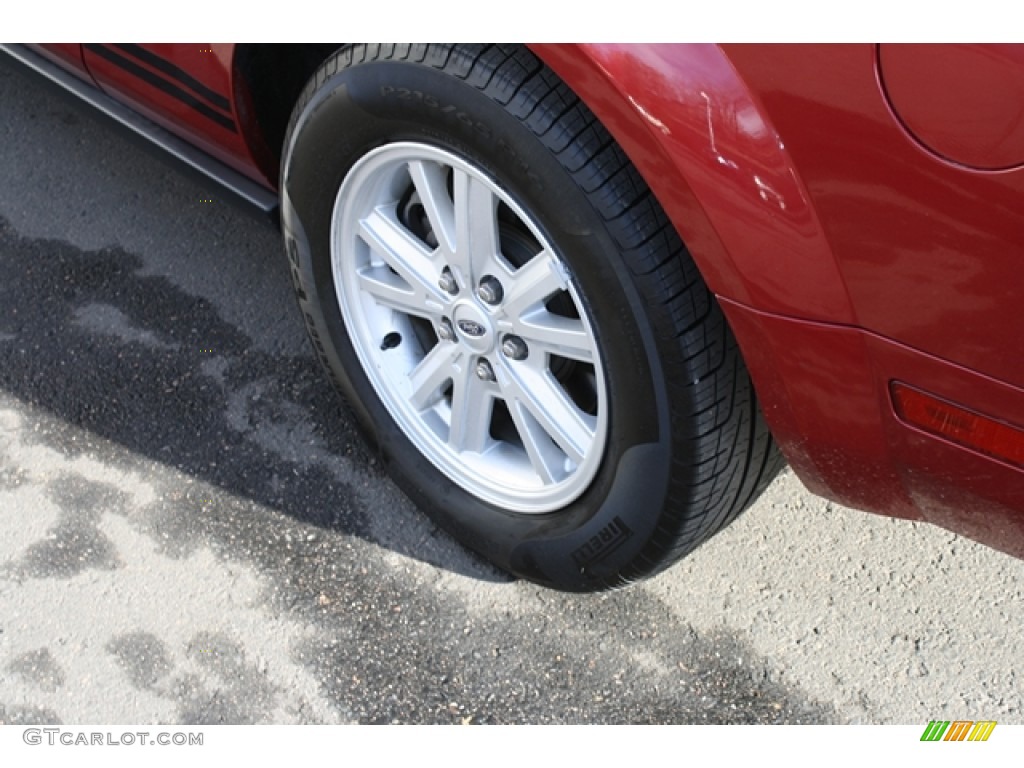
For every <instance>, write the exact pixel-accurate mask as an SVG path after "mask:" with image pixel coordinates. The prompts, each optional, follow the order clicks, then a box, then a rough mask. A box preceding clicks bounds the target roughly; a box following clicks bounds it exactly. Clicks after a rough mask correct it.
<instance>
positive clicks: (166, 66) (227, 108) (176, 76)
mask: <svg viewBox="0 0 1024 768" xmlns="http://www.w3.org/2000/svg"><path fill="white" fill-rule="evenodd" d="M114 47H115V48H120V49H121V50H122V51H124V52H125V53H127V54H128V55H129V56H134V57H135V58H136V59H138V60H139V61H143V62H145V63H146V64H149V66H151V67H152V68H153V69H158V70H160V71H161V72H163V73H164V74H165V75H167V76H168V77H170V78H171V79H173V80H177V81H178V82H179V83H181V84H182V85H184V86H185V87H186V88H188V89H189V90H190V91H192V92H193V93H195V94H197V95H198V96H201V97H202V98H204V99H206V100H207V101H208V102H210V103H211V104H213V105H214V106H215V107H217V108H219V109H221V110H223V111H224V112H227V113H229V114H230V113H231V104H230V103H228V100H227V99H225V98H224V97H223V96H221V95H220V94H219V93H217V92H216V91H213V90H210V89H209V88H207V87H206V86H205V85H203V84H202V83H200V82H199V81H198V80H196V79H195V78H194V77H192V75H190V74H189V73H188V72H186V71H185V70H183V69H181V68H180V67H176V66H174V65H173V64H171V62H169V61H167V59H163V58H161V57H159V56H157V55H156V54H155V53H153V52H152V51H147V50H146V49H145V48H143V47H142V46H141V45H115V46H114Z"/></svg>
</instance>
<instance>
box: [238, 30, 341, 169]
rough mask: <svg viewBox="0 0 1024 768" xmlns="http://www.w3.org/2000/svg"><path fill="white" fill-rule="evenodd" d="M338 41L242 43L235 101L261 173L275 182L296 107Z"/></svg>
mask: <svg viewBox="0 0 1024 768" xmlns="http://www.w3.org/2000/svg"><path fill="white" fill-rule="evenodd" d="M340 45H341V44H340V43H318V44H316V45H310V44H269V43H240V44H239V45H237V46H236V47H235V54H234V62H233V65H232V66H233V70H234V77H233V81H234V89H235V94H234V95H235V102H236V104H237V105H238V112H239V115H238V116H239V120H240V122H241V125H242V131H243V133H244V135H245V139H246V142H247V143H248V145H249V149H250V151H251V152H252V156H253V159H254V160H255V161H256V163H257V165H258V166H259V168H260V170H261V171H262V172H263V174H264V175H265V176H266V177H267V178H268V179H269V180H270V181H272V182H273V183H274V184H277V181H278V175H279V171H280V165H281V153H282V149H283V145H284V135H285V131H286V130H287V127H288V120H289V118H290V117H291V113H292V108H293V107H294V106H295V102H296V101H298V99H299V95H300V94H301V93H302V89H303V88H304V87H305V85H306V83H307V81H308V80H309V78H310V77H312V76H313V74H314V73H315V72H316V69H317V67H319V66H320V64H322V63H323V62H324V60H325V59H326V58H327V57H328V56H330V54H331V53H333V52H334V51H336V50H337V49H338V48H339V47H340Z"/></svg>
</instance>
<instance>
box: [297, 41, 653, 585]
mask: <svg viewBox="0 0 1024 768" xmlns="http://www.w3.org/2000/svg"><path fill="white" fill-rule="evenodd" d="M510 109H511V108H510V107H506V106H504V105H502V104H500V103H498V102H497V101H495V100H494V99H492V98H491V97H490V96H489V95H488V94H487V93H485V92H483V91H481V90H480V89H478V88H477V87H475V86H473V85H470V84H468V83H466V82H464V81H462V80H460V79H458V78H456V77H453V76H452V75H451V74H449V73H447V72H444V71H443V70H439V69H437V68H434V67H431V66H427V65H423V64H416V63H412V62H406V61H393V60H387V59H378V60H371V61H365V62H361V63H358V64H354V65H350V66H347V67H342V68H340V69H339V70H338V71H336V72H334V73H333V74H331V75H329V76H326V77H324V78H322V82H321V83H320V84H319V86H318V87H317V88H316V89H315V91H314V92H313V93H312V95H311V97H310V98H309V99H308V100H307V101H306V102H305V104H304V105H301V106H300V107H299V108H298V109H297V112H296V114H295V116H293V123H292V128H291V131H290V132H289V139H288V141H287V146H286V154H285V162H284V167H283V172H282V226H283V229H284V235H285V241H286V248H287V251H288V254H289V258H290V260H291V266H292V274H293V278H294V281H295V285H296V290H297V294H298V297H299V303H300V306H301V308H302V310H303V315H304V318H305V321H306V325H307V329H308V331H309V333H310V336H311V338H312V340H313V344H314V348H315V349H316V352H317V355H318V357H319V358H320V360H321V362H322V363H323V365H324V367H325V368H326V369H327V371H328V373H329V375H330V377H331V379H332V381H333V382H334V384H335V386H336V387H337V388H338V389H339V390H340V391H341V393H342V394H343V396H344V397H345V399H346V401H347V402H348V404H349V406H350V407H351V408H352V410H353V411H354V413H355V415H356V417H357V419H358V422H359V424H360V426H361V427H362V428H363V430H364V432H365V433H366V434H367V436H368V437H369V438H370V439H371V441H372V442H373V443H374V444H375V445H376V447H377V448H378V449H379V451H380V453H381V456H382V459H383V461H384V462H385V464H386V465H387V466H388V468H389V470H390V471H391V473H392V475H393V477H395V479H396V480H397V481H398V483H399V484H400V485H401V486H402V488H403V490H405V492H406V493H407V494H408V495H409V496H410V497H411V498H412V499H413V500H414V501H415V502H417V503H418V504H419V505H420V506H421V507H422V508H424V509H425V510H426V511H427V512H428V513H429V514H430V515H431V516H432V518H433V519H434V520H435V521H436V522H437V523H438V524H439V525H441V526H442V527H443V528H445V529H446V530H448V531H449V532H451V533H452V534H453V535H455V536H456V537H457V538H458V539H459V540H461V541H462V542H463V543H464V544H466V545H467V546H469V547H471V548H472V549H474V550H476V551H477V552H479V553H480V554H482V555H483V556H485V557H486V558H488V559H489V560H491V561H492V562H494V563H495V564H497V565H498V566H499V567H502V568H504V569H506V570H509V571H512V572H513V573H516V574H518V575H520V576H523V577H525V578H529V579H531V580H533V581H537V582H540V583H543V584H547V585H550V586H557V587H559V588H562V589H574V590H576V589H578V590H588V589H594V588H599V587H601V586H606V585H612V584H615V583H617V582H618V581H620V580H621V579H622V577H623V572H624V571H626V570H628V569H627V566H628V564H630V563H631V562H633V561H635V560H636V558H637V557H638V556H639V555H640V554H641V552H642V551H643V549H644V546H645V544H646V542H647V541H648V540H649V539H650V537H651V534H652V533H653V532H654V528H655V527H656V524H657V520H658V515H659V512H660V510H661V509H662V507H663V506H664V504H665V495H666V493H667V488H668V476H669V468H670V466H671V449H670V444H669V440H668V437H667V435H666V434H664V433H665V429H664V428H663V425H666V424H668V423H669V420H668V413H667V410H668V407H667V400H668V398H667V394H666V392H665V391H664V386H663V382H664V378H663V376H662V372H661V367H660V362H659V359H660V358H659V355H658V352H657V349H656V346H655V343H654V338H655V334H654V333H653V328H652V327H651V321H650V319H649V313H648V308H647V307H646V305H645V303H644V302H643V301H642V299H641V296H640V291H638V290H637V286H636V280H635V277H634V276H633V275H632V273H631V272H630V271H629V269H628V268H627V265H626V264H625V262H624V260H623V258H622V256H621V253H620V251H619V248H618V247H617V245H616V243H615V240H614V238H613V236H612V234H611V233H610V231H609V228H608V226H607V225H606V222H604V221H603V219H602V218H601V216H600V215H599V214H598V212H597V211H596V210H595V206H594V205H593V204H592V202H591V201H590V199H589V198H588V195H587V193H586V192H585V191H584V190H583V189H581V187H580V185H579V183H578V182H577V180H576V179H575V178H574V177H573V174H572V172H571V171H570V170H568V169H567V168H565V167H564V166H563V164H562V162H560V161H559V159H558V158H557V156H556V155H555V154H554V153H553V151H552V150H551V149H550V148H548V147H547V146H545V142H544V140H543V139H542V138H541V137H538V136H536V135H535V134H534V133H533V131H532V130H530V128H529V127H527V125H526V124H525V123H524V122H523V121H522V120H521V119H518V118H517V117H515V116H513V114H511V113H510ZM398 141H412V142H421V143H425V144H430V145H433V146H436V147H438V148H441V149H444V150H446V151H448V152H452V153H453V154H456V155H458V156H460V157H461V158H463V159H464V160H466V161H467V162H469V163H470V164H472V165H473V166H475V167H476V168H478V169H480V170H481V171H482V172H484V173H486V174H487V175H488V176H490V177H491V178H492V179H493V180H495V181H496V182H497V183H498V184H499V186H501V187H502V188H503V189H504V190H505V191H506V192H507V193H508V194H509V195H510V196H511V197H512V198H513V199H514V200H516V202H517V203H518V204H519V205H520V206H521V207H522V208H523V210H525V211H527V212H528V213H529V215H530V216H531V218H532V220H533V221H534V222H535V223H536V224H537V225H538V226H539V228H540V229H541V230H542V232H543V233H544V235H545V237H546V238H547V239H548V242H550V243H552V244H553V245H554V247H555V248H556V250H557V251H558V254H559V256H560V257H561V259H562V260H563V262H564V263H565V264H567V265H568V267H569V269H570V270H571V273H572V279H573V280H574V281H575V283H576V285H577V292H578V295H579V296H580V298H581V301H582V302H583V304H584V310H585V311H586V312H587V314H588V317H589V319H590V323H591V326H592V328H593V330H594V333H595V336H596V339H597V343H598V346H599V348H600V350H601V354H602V358H603V362H604V369H605V371H604V372H605V381H606V386H607V390H608V391H607V395H608V397H607V403H608V407H609V430H608V443H607V445H606V448H605V455H604V458H603V460H602V463H601V467H600V469H599V470H598V473H597V475H596V477H595V479H594V480H593V481H592V483H591V485H590V487H589V488H588V489H587V491H585V492H584V493H583V494H582V495H581V496H580V497H579V498H578V499H577V500H575V501H574V502H572V503H571V504H569V505H568V506H566V507H565V508H563V509H562V510H559V511H557V512H552V513H548V514H542V515H530V514H519V513H511V512H508V511H506V510H502V509H499V508H497V507H494V506H492V505H490V504H487V503H485V502H483V501H481V500H479V499H477V498H476V497H474V496H472V495H470V494H468V493H467V492H465V491H463V490H462V489H461V488H459V487H457V486H456V485H454V484H453V483H452V482H451V481H450V480H449V479H448V477H447V476H446V475H444V474H443V473H442V472H441V471H440V470H439V469H437V468H436V467H435V466H434V465H433V464H432V463H431V462H430V461H429V460H428V459H426V458H425V457H424V456H423V455H422V454H421V453H420V452H419V451H418V450H417V449H416V448H415V447H414V446H413V444H412V443H411V442H410V441H409V440H408V439H407V438H406V437H405V435H404V434H403V433H402V431H401V430H400V429H399V428H398V426H397V425H396V424H395V422H394V420H393V419H392V417H391V415H390V413H389V412H388V411H387V409H386V408H385V407H384V405H383V404H382V403H381V401H380V399H379V398H378V396H377V394H376V392H375V390H374V388H373V386H372V384H371V383H370V381H369V379H368V378H367V377H366V376H365V375H364V373H363V371H362V367H361V365H360V363H359V360H358V357H357V354H356V352H355V349H354V348H353V346H352V343H351V340H350V337H349V335H348V332H347V330H346V328H345V326H344V322H343V320H342V313H341V310H340V307H339V306H338V299H337V293H336V291H335V289H334V282H333V273H332V267H331V235H330V233H331V218H332V214H333V209H334V203H335V198H336V196H337V193H338V189H339V187H340V186H341V183H342V181H343V180H344V178H345V176H346V174H347V173H348V171H349V170H350V169H351V168H352V166H353V165H354V164H355V162H356V161H358V160H359V159H360V158H361V157H363V156H364V155H365V154H366V153H367V152H369V151H371V150H373V149H376V148H377V147H380V146H382V145H384V144H387V143H391V142H398Z"/></svg>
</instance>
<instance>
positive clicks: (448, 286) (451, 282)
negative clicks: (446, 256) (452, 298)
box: [437, 267, 459, 295]
mask: <svg viewBox="0 0 1024 768" xmlns="http://www.w3.org/2000/svg"><path fill="white" fill-rule="evenodd" d="M437 284H438V285H439V286H440V287H441V290H442V291H444V292H445V293H450V294H453V295H454V294H456V293H458V292H459V283H458V281H456V279H455V275H453V274H452V271H451V270H450V269H448V267H445V268H444V271H443V272H441V277H440V278H438V281H437Z"/></svg>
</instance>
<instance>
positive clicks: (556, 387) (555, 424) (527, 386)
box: [502, 366, 597, 465]
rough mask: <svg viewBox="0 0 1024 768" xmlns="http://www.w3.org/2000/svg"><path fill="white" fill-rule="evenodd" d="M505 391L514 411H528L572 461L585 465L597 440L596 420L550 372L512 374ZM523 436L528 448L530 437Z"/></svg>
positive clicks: (506, 383)
mask: <svg viewBox="0 0 1024 768" xmlns="http://www.w3.org/2000/svg"><path fill="white" fill-rule="evenodd" d="M502 389H503V393H504V395H505V400H506V403H507V404H508V407H509V410H510V411H512V410H514V409H515V408H518V407H522V408H525V409H526V410H527V411H529V412H530V415H532V416H533V418H534V419H536V421H537V424H538V425H539V426H540V428H541V429H543V430H544V431H545V432H546V433H547V435H548V437H549V438H551V440H553V441H554V442H555V444H556V445H557V446H558V447H559V448H561V449H562V451H563V452H564V453H565V455H566V456H568V457H569V459H570V461H572V462H573V463H574V464H576V465H579V464H581V463H582V462H583V458H584V457H585V456H586V453H587V449H588V448H589V447H590V445H591V443H592V442H593V440H594V433H595V431H596V428H597V425H596V419H595V418H594V417H593V416H590V415H589V414H586V413H584V412H583V411H582V410H580V408H579V407H578V406H577V405H576V404H575V403H574V402H573V401H572V399H571V398H570V397H569V395H568V394H567V393H566V392H565V390H564V389H562V386H561V385H560V384H559V383H558V381H557V380H556V379H555V377H554V376H552V375H551V372H550V371H548V370H546V369H543V370H537V369H534V368H532V367H528V366H527V367H523V368H520V369H519V370H518V371H517V372H515V373H514V374H512V373H510V374H509V376H508V377H507V379H506V381H505V383H504V385H503V387H502ZM517 426H518V425H517ZM520 437H522V438H523V443H524V445H525V444H526V441H527V439H528V438H529V436H528V435H523V434H522V433H520Z"/></svg>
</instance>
